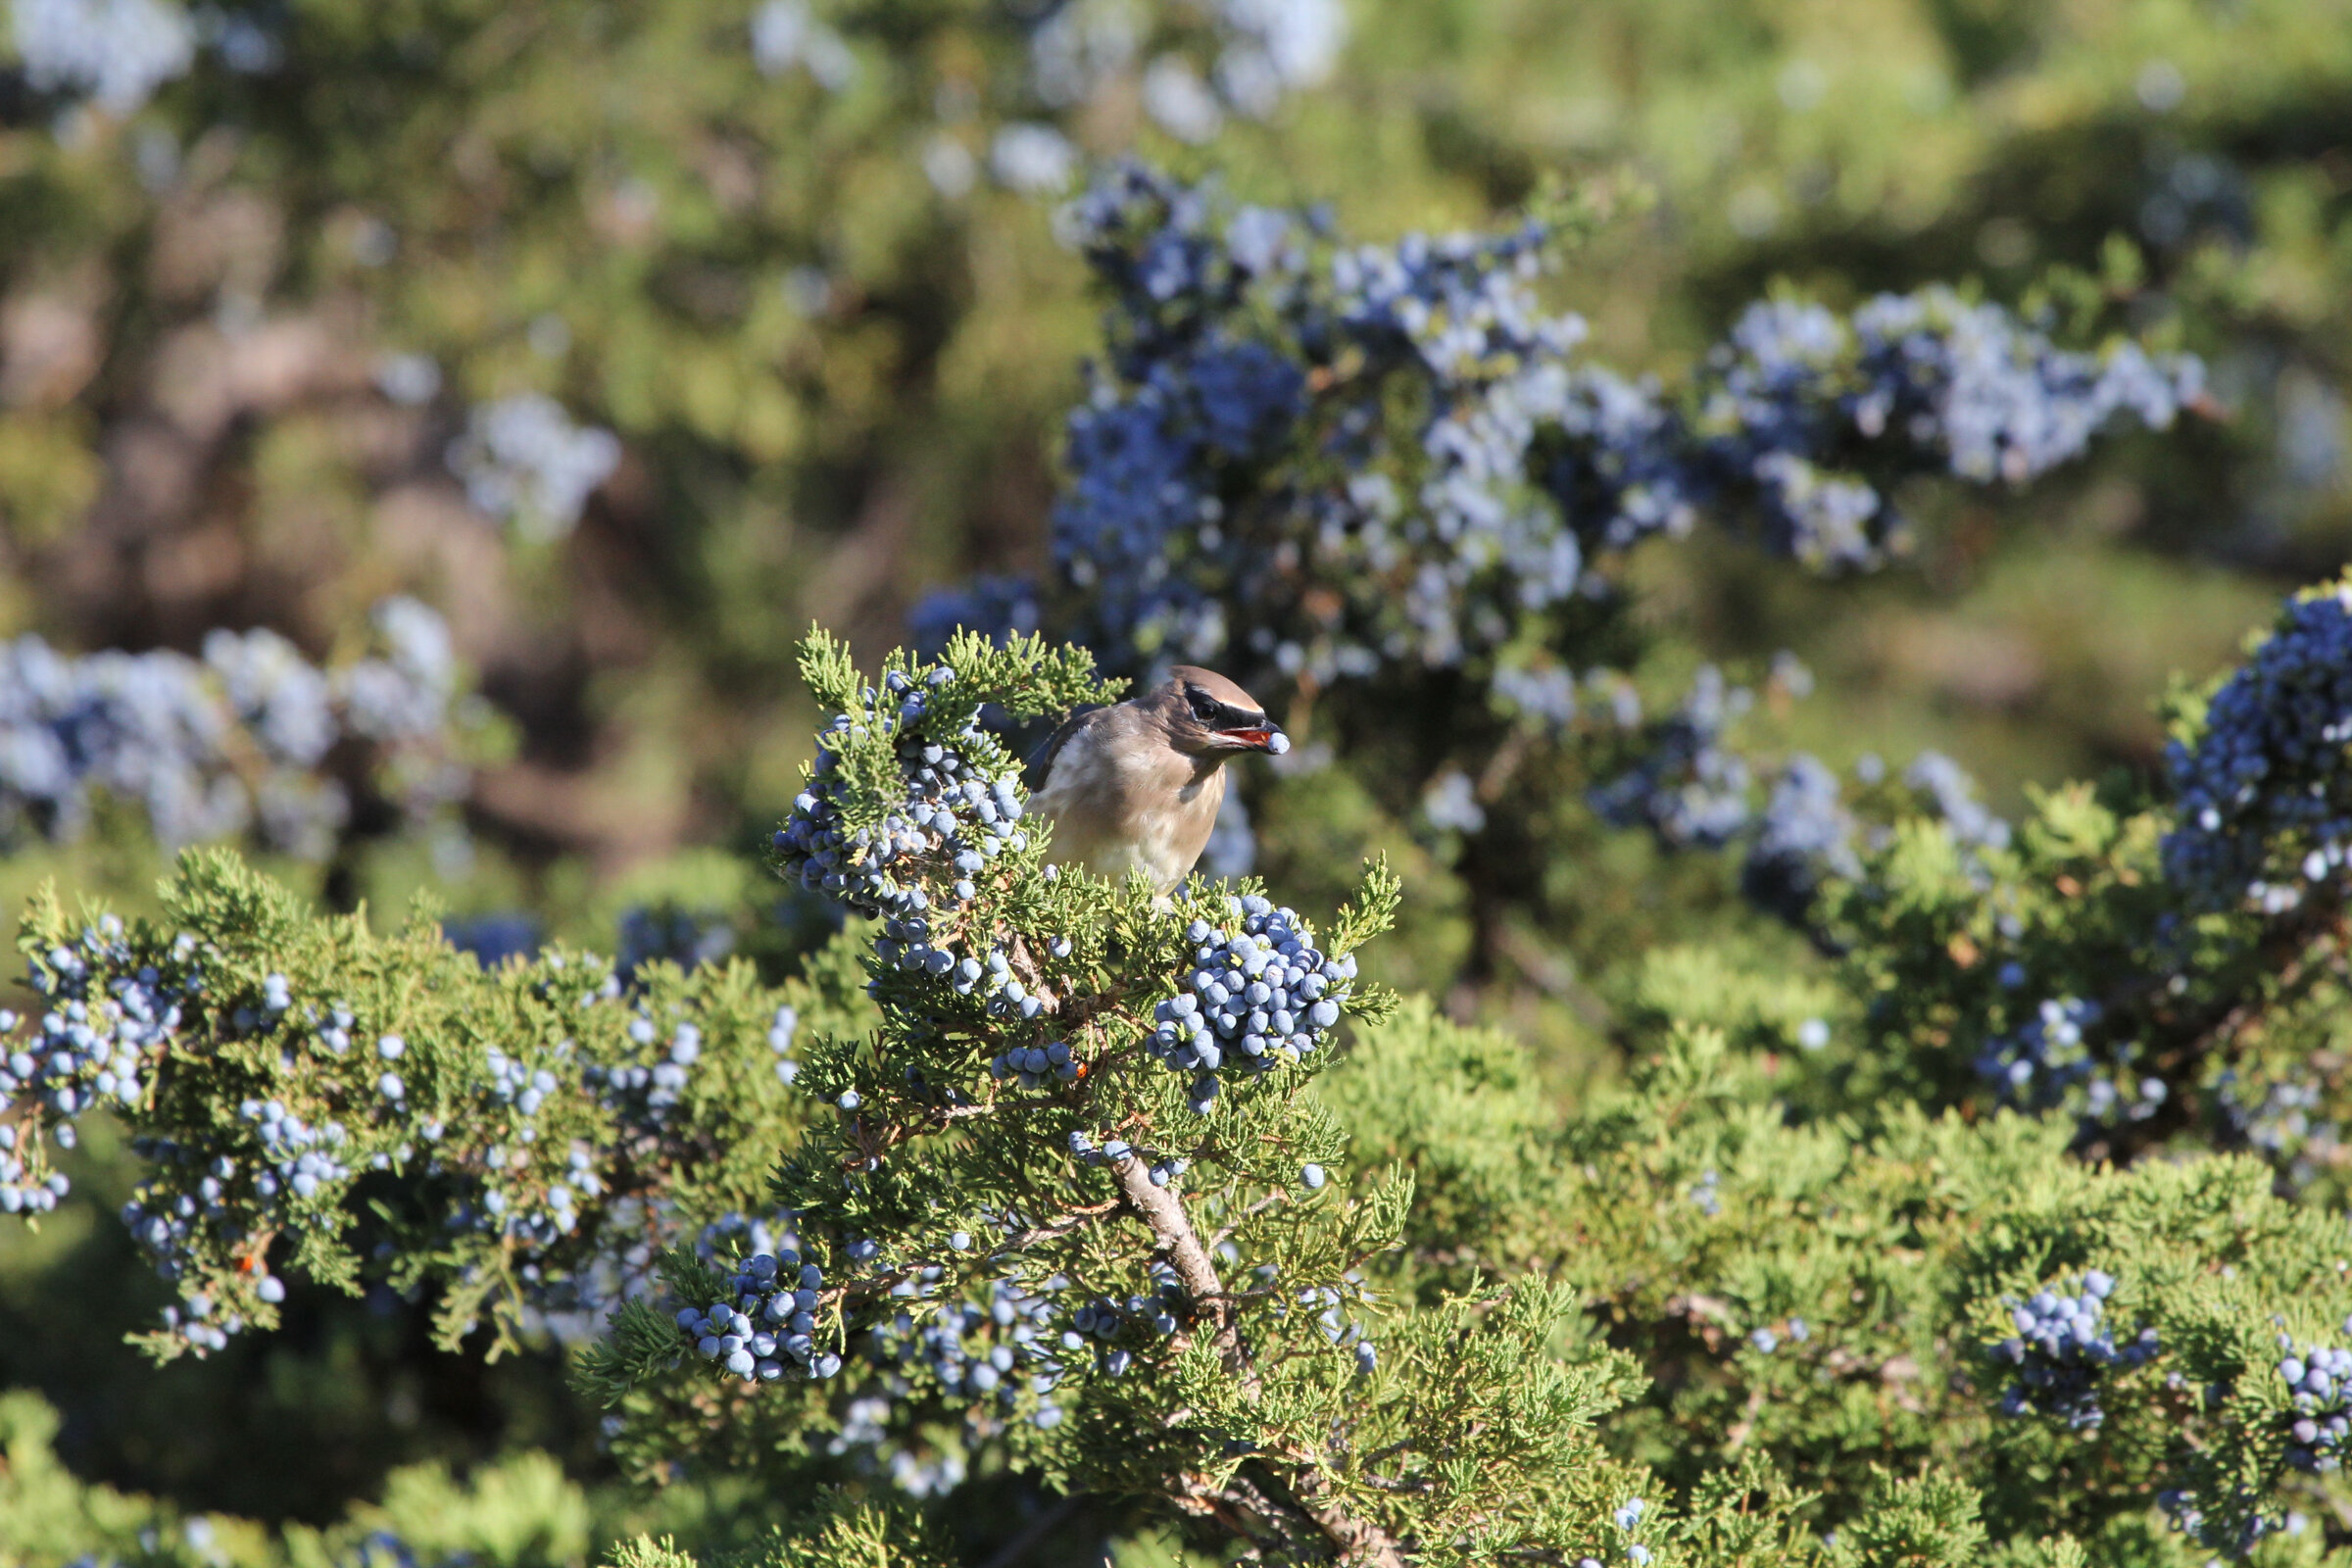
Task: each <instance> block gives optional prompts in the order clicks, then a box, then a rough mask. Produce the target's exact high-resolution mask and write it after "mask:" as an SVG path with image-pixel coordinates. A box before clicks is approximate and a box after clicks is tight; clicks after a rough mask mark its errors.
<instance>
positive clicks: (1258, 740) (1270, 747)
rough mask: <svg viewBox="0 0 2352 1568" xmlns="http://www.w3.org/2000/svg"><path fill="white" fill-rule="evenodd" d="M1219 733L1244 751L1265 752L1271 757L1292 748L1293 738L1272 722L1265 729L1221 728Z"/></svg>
mask: <svg viewBox="0 0 2352 1568" xmlns="http://www.w3.org/2000/svg"><path fill="white" fill-rule="evenodd" d="M1217 735H1218V737H1219V738H1220V739H1223V740H1225V741H1228V742H1231V743H1232V744H1233V745H1235V746H1238V747H1240V748H1241V749H1242V750H1244V751H1250V752H1264V753H1265V754H1266V755H1268V756H1269V757H1280V756H1281V755H1282V754H1283V753H1285V752H1287V751H1289V750H1290V749H1291V738H1290V737H1289V736H1288V735H1285V734H1284V733H1283V732H1282V731H1281V730H1279V729H1276V728H1275V727H1274V726H1273V725H1271V724H1268V725H1266V726H1265V727H1264V728H1263V729H1221V730H1219V731H1217Z"/></svg>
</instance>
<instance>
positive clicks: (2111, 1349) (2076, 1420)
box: [1988, 1268, 2157, 1432]
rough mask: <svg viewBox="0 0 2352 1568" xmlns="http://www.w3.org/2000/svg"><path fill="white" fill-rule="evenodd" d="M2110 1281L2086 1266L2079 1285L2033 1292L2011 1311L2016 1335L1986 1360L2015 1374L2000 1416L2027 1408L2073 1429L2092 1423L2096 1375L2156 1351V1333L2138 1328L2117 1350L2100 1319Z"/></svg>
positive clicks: (2097, 1416)
mask: <svg viewBox="0 0 2352 1568" xmlns="http://www.w3.org/2000/svg"><path fill="white" fill-rule="evenodd" d="M2114 1290H2115V1280H2114V1279H2113V1277H2112V1276H2110V1275H2107V1274H2105V1273H2102V1272H2100V1271H2099V1270H2098V1269H2095V1268H2094V1269H2091V1270H2089V1271H2087V1272H2085V1273H2084V1274H2083V1276H2082V1281H2081V1283H2080V1285H2079V1286H2078V1287H2075V1288H2072V1289H2070V1288H2069V1287H2068V1286H2066V1285H2064V1284H2061V1285H2060V1286H2059V1287H2058V1288H2057V1289H2056V1290H2045V1291H2039V1292H2036V1293H2035V1294H2034V1297H2033V1299H2031V1300H2028V1301H2026V1302H2024V1303H2022V1304H2020V1305H2018V1306H2015V1307H2013V1308H2012V1309H2011V1310H2010V1314H2009V1315H2010V1320H2011V1321H2012V1322H2013V1323H2014V1324H2015V1326H2016V1328H2017V1333H2016V1334H2015V1335H2014V1336H2012V1337H2011V1338H2009V1339H2005V1340H2002V1341H2000V1342H1999V1343H1998V1344H1996V1345H1993V1346H1991V1347H1990V1348H1989V1352H1988V1353H1989V1354H1990V1355H1991V1357H1992V1359H1993V1360H1994V1361H1995V1362H1996V1363H1999V1364H2001V1365H2004V1366H2007V1367H2009V1368H2012V1369H2014V1372H2015V1375H2016V1378H2017V1381H2016V1382H2014V1383H2012V1384H2011V1385H2010V1386H2009V1388H2008V1390H2007V1391H2006V1392H2005V1393H2003V1395H2002V1396H2001V1411H2002V1413H2003V1414H2004V1415H2024V1414H2026V1413H2027V1412H2028V1411H2034V1412H2038V1413H2040V1414H2042V1415H2047V1416H2054V1417H2056V1418H2057V1419H2059V1420H2061V1421H2064V1422H2065V1423H2066V1424H2067V1427H2068V1428H2069V1429H2070V1430H2072V1431H2076V1432H2081V1431H2084V1430H2086V1429H2088V1428H2091V1427H2095V1426H2097V1425H2098V1424H2099V1423H2100V1422H2101V1421H2102V1420H2104V1419H2105V1418H2106V1417H2105V1412H2103V1411H2102V1410H2101V1409H2100V1408H2099V1400H2098V1392H2099V1383H2100V1380H2101V1379H2102V1377H2103V1376H2104V1375H2105V1374H2106V1372H2107V1371H2108V1369H2109V1368H2111V1367H2135V1366H2140V1365H2142V1364H2144V1363H2145V1362H2147V1361H2149V1360H2150V1359H2152V1358H2153V1357H2154V1356H2155V1355H2156V1352H2157V1343H2156V1331H2155V1330H2154V1329H2141V1330H2140V1331H2139V1333H2138V1334H2137V1335H2135V1336H2133V1337H2132V1338H2131V1339H2130V1340H2128V1341H2126V1342H2125V1343H2124V1344H2123V1345H2120V1346H2119V1345H2117V1344H2116V1343H2115V1337H2114V1334H2113V1332H2112V1331H2111V1330H2110V1329H2108V1327H2107V1326H2106V1324H2105V1323H2104V1322H2103V1321H2102V1320H2103V1319H2104V1317H2105V1315H2106V1301H2107V1298H2108V1297H2109V1296H2110V1295H2112V1294H2113V1293H2114Z"/></svg>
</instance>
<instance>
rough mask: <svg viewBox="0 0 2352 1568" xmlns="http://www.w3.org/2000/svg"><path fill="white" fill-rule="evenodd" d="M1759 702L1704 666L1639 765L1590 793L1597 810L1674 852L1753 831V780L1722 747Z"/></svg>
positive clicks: (1741, 761)
mask: <svg viewBox="0 0 2352 1568" xmlns="http://www.w3.org/2000/svg"><path fill="white" fill-rule="evenodd" d="M1754 702H1755V697H1754V694H1753V693H1751V692H1750V691H1748V690H1747V688H1745V687H1743V686H1732V685H1729V684H1727V683H1726V682H1725V680H1724V678H1723V672H1722V671H1721V670H1718V669H1717V668H1715V666H1713V665H1712V664H1709V665H1706V666H1704V667H1702V668H1701V669H1700V670H1699V672H1698V674H1697V676H1696V677H1695V678H1694V679H1693V680H1692V681H1691V691H1690V693H1689V695H1687V696H1686V697H1685V698H1684V699H1683V702H1682V706H1681V707H1680V708H1679V709H1677V710H1676V711H1675V712H1674V714H1673V715H1672V716H1671V717H1669V718H1667V719H1665V720H1664V721H1662V722H1660V723H1658V724H1655V725H1653V726H1651V732H1650V733H1649V734H1648V735H1647V736H1645V737H1644V738H1643V739H1644V745H1643V748H1642V756H1641V757H1640V759H1639V760H1637V761H1636V762H1635V764H1634V765H1633V766H1632V767H1631V768H1629V769H1628V770H1626V771H1625V772H1624V773H1621V774H1619V775H1618V776H1617V777H1615V778H1613V779H1611V780H1609V781H1608V782H1606V783H1604V784H1600V785H1597V786H1595V787H1594V788H1593V791H1592V794H1591V800H1592V804H1593V810H1594V811H1596V812H1597V813H1599V815H1600V817H1601V819H1602V820H1604V821H1607V822H1610V823H1612V824H1614V825H1616V826H1618V827H1637V826H1646V827H1647V828H1649V830H1650V831H1651V832H1652V833H1654V834H1656V835H1657V837H1658V840H1659V842H1660V843H1662V844H1664V845H1666V846H1668V847H1670V848H1673V849H1687V848H1691V847H1693V846H1698V847H1704V848H1716V847H1719V846H1721V845H1724V844H1728V843H1730V842H1731V841H1732V839H1733V838H1735V837H1736V836H1738V835H1739V834H1740V833H1741V832H1743V831H1745V830H1746V828H1747V826H1748V822H1749V818H1750V815H1751V814H1752V812H1751V807H1750V804H1749V800H1748V796H1749V792H1750V789H1751V787H1752V784H1753V776H1752V774H1751V773H1750V772H1749V769H1748V764H1747V760H1746V759H1745V758H1743V757H1741V756H1740V754H1739V753H1737V752H1735V751H1732V750H1731V749H1729V748H1727V747H1726V746H1724V745H1723V744H1722V741H1723V732H1724V730H1725V729H1726V728H1727V727H1728V726H1729V725H1730V724H1731V723H1732V722H1733V721H1734V720H1736V719H1738V718H1739V717H1740V715H1741V714H1742V713H1745V712H1746V711H1748V709H1749V708H1751V707H1752V706H1754Z"/></svg>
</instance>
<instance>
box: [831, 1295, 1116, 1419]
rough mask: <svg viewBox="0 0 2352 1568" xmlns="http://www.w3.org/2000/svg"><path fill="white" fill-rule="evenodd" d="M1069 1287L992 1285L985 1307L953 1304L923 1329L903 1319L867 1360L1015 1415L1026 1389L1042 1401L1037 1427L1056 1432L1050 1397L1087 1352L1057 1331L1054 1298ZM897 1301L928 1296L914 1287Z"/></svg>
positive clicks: (1056, 1410)
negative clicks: (1068, 1361) (1070, 1362)
mask: <svg viewBox="0 0 2352 1568" xmlns="http://www.w3.org/2000/svg"><path fill="white" fill-rule="evenodd" d="M940 1274H941V1271H940V1270H939V1269H937V1268H926V1269H924V1270H922V1271H921V1278H922V1281H923V1285H924V1286H936V1284H937V1281H938V1279H939V1277H940ZM1067 1284H1068V1282H1067V1281H1066V1280H1064V1279H1063V1278H1062V1277H1061V1276H1059V1275H1055V1276H1054V1277H1053V1278H1052V1279H1049V1280H1047V1281H1046V1282H1045V1284H1044V1286H1043V1287H1041V1289H1040V1290H1038V1291H1031V1290H1029V1289H1027V1288H1026V1287H1024V1286H1023V1285H1021V1284H1020V1283H1019V1282H1018V1281H1016V1280H1004V1279H1001V1280H992V1281H991V1282H990V1283H989V1286H988V1290H987V1294H986V1299H984V1300H978V1301H961V1302H953V1303H950V1304H948V1305H946V1306H943V1307H940V1308H938V1309H937V1310H936V1311H934V1312H933V1313H932V1314H931V1315H930V1316H929V1317H928V1318H925V1319H923V1320H921V1321H919V1322H918V1321H917V1319H916V1317H915V1316H914V1314H912V1313H910V1312H905V1311H902V1312H900V1313H898V1314H897V1315H895V1316H894V1317H893V1318H892V1319H891V1320H890V1321H889V1322H887V1323H884V1324H882V1325H880V1326H879V1327H877V1328H875V1329H874V1330H873V1332H872V1334H871V1335H870V1336H869V1337H868V1345H869V1353H870V1355H871V1357H872V1359H873V1361H874V1364H875V1365H876V1366H878V1367H882V1368H886V1369H892V1368H895V1369H897V1370H899V1371H901V1372H910V1371H913V1370H915V1369H916V1368H918V1367H919V1368H920V1369H921V1370H922V1371H923V1372H924V1373H926V1374H927V1375H928V1376H929V1377H931V1378H932V1379H934V1380H936V1381H937V1383H938V1385H939V1387H940V1390H941V1392H942V1393H944V1394H946V1395H947V1396H948V1397H951V1398H964V1399H970V1400H975V1401H977V1400H993V1401H995V1402H996V1403H997V1404H998V1405H999V1406H1001V1407H1003V1408H1005V1409H1009V1408H1011V1407H1012V1406H1013V1405H1014V1404H1015V1403H1016V1402H1017V1401H1018V1400H1019V1399H1020V1397H1021V1394H1022V1391H1023V1389H1024V1388H1026V1390H1027V1392H1028V1393H1029V1395H1030V1396H1032V1397H1034V1398H1035V1399H1037V1401H1038V1404H1037V1408H1036V1410H1035V1412H1034V1414H1033V1415H1032V1416H1031V1419H1032V1420H1033V1421H1034V1422H1035V1423H1036V1425H1037V1426H1039V1427H1040V1428H1042V1429H1045V1430H1049V1431H1050V1430H1052V1429H1053V1428H1054V1427H1055V1426H1058V1425H1060V1423H1061V1419H1062V1412H1061V1409H1060V1407H1059V1406H1057V1405H1055V1404H1054V1402H1053V1399H1052V1395H1053V1393H1054V1390H1055V1389H1056V1388H1057V1387H1058V1386H1059V1385H1060V1382H1061V1379H1062V1377H1063V1375H1064V1372H1065V1370H1066V1368H1065V1365H1064V1362H1063V1360H1062V1357H1063V1355H1064V1354H1066V1353H1067V1352H1069V1351H1071V1350H1075V1349H1078V1348H1082V1347H1083V1344H1084V1341H1083V1340H1082V1339H1081V1338H1080V1337H1079V1336H1078V1335H1076V1334H1074V1333H1072V1332H1070V1331H1068V1330H1062V1329H1057V1328H1055V1327H1054V1322H1055V1318H1056V1314H1057V1307H1056V1304H1055V1300H1054V1296H1055V1293H1057V1292H1058V1291H1059V1290H1061V1289H1063V1288H1065V1287H1066V1286H1067ZM894 1294H898V1295H902V1296H905V1297H914V1296H918V1295H928V1294H929V1292H928V1291H927V1290H925V1289H923V1287H922V1286H918V1285H917V1284H915V1282H912V1281H909V1282H907V1283H906V1284H902V1285H901V1286H899V1287H898V1288H897V1290H896V1291H895V1292H894ZM1082 1310H1083V1309H1082Z"/></svg>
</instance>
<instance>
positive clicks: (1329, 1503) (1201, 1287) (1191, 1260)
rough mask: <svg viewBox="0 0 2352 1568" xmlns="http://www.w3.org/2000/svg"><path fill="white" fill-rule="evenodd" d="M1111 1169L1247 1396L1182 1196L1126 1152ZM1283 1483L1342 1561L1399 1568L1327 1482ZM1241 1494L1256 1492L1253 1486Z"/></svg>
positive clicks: (1250, 1374) (1233, 1340) (1248, 1383)
mask: <svg viewBox="0 0 2352 1568" xmlns="http://www.w3.org/2000/svg"><path fill="white" fill-rule="evenodd" d="M1114 1168H1115V1169H1116V1171H1117V1173H1118V1178H1119V1191H1120V1193H1121V1194H1122V1195H1124V1197H1125V1198H1126V1200H1127V1202H1128V1205H1129V1206H1130V1207H1132V1208H1133V1209H1134V1210H1135V1211H1136V1213H1137V1214H1139V1215H1140V1216H1142V1218H1143V1221H1144V1223H1145V1224H1147V1225H1149V1226H1151V1227H1152V1238H1153V1240H1155V1241H1156V1242H1157V1243H1158V1244H1159V1250H1160V1251H1161V1252H1162V1253H1164V1254H1165V1255H1166V1257H1167V1259H1168V1263H1169V1266H1171V1267H1172V1268H1174V1269H1175V1270H1176V1278H1177V1279H1178V1280H1179V1281H1181V1282H1182V1283H1183V1285H1184V1288H1185V1290H1186V1292H1188V1293H1189V1294H1190V1295H1191V1297H1192V1299H1193V1301H1194V1303H1195V1304H1196V1306H1198V1307H1199V1308H1201V1311H1202V1312H1203V1313H1204V1314H1205V1315H1206V1317H1207V1319H1208V1322H1209V1325H1210V1329H1211V1332H1212V1334H1213V1337H1214V1343H1215V1345H1216V1347H1217V1353H1218V1355H1219V1356H1220V1357H1221V1358H1222V1359H1223V1360H1224V1363H1225V1368H1226V1370H1227V1371H1228V1372H1231V1373H1232V1374H1233V1375H1234V1376H1235V1377H1237V1378H1239V1379H1241V1380H1242V1387H1243V1388H1244V1389H1245V1390H1247V1391H1248V1393H1249V1395H1250V1398H1251V1399H1255V1398H1256V1397H1258V1394H1259V1392H1260V1387H1261V1386H1260V1384H1259V1382H1258V1377H1257V1372H1256V1370H1255V1369H1254V1368H1253V1367H1251V1366H1250V1355H1249V1352H1248V1351H1247V1350H1246V1349H1244V1348H1243V1346H1242V1336H1241V1333H1240V1331H1239V1329H1238V1328H1236V1326H1235V1324H1234V1321H1233V1303H1232V1301H1231V1299H1229V1298H1228V1297H1227V1296H1226V1295H1225V1287H1224V1285H1223V1283H1222V1282H1221V1281H1219V1280H1218V1278H1217V1265H1216V1261H1215V1259H1214V1258H1212V1257H1211V1256H1210V1255H1209V1251H1208V1249H1207V1248H1206V1247H1205V1246H1203V1245H1201V1234H1200V1232H1198V1231H1196V1230H1194V1229H1193V1221H1192V1216H1191V1215H1190V1214H1188V1213H1186V1212H1185V1207H1184V1201H1183V1199H1181V1198H1179V1197H1178V1196H1177V1195H1176V1194H1175V1193H1172V1192H1170V1191H1169V1190H1168V1189H1167V1188H1165V1187H1158V1186H1154V1185H1153V1184H1152V1174H1151V1171H1150V1170H1149V1169H1148V1168H1147V1167H1146V1165H1145V1163H1144V1161H1143V1160H1141V1159H1139V1158H1137V1157H1136V1156H1135V1155H1133V1154H1129V1155H1127V1156H1126V1157H1125V1158H1123V1159H1120V1160H1117V1161H1115V1162H1114ZM1285 1479H1286V1480H1287V1484H1288V1490H1289V1491H1290V1492H1291V1494H1292V1495H1293V1497H1294V1498H1295V1500H1296V1506H1297V1509H1298V1511H1299V1512H1302V1513H1304V1514H1305V1515H1306V1516H1307V1517H1308V1518H1309V1519H1311V1520H1313V1521H1314V1523H1315V1527H1316V1528H1317V1529H1318V1530H1320V1531H1321V1532H1322V1533H1323V1535H1324V1537H1325V1538H1326V1539H1327V1540H1328V1541H1330V1543H1331V1544H1333V1545H1334V1546H1337V1547H1338V1548H1339V1551H1340V1558H1341V1560H1342V1561H1343V1562H1351V1563H1365V1564H1370V1565H1371V1568H1404V1554H1403V1552H1402V1551H1401V1550H1400V1549H1398V1547H1397V1543H1396V1541H1395V1540H1394V1539H1392V1538H1391V1537H1390V1535H1389V1533H1388V1532H1387V1531H1385V1530H1383V1529H1381V1528H1380V1526H1378V1525H1376V1524H1373V1523H1372V1522H1371V1521H1369V1520H1364V1519H1358V1518H1356V1517H1355V1516H1354V1515H1352V1514H1350V1513H1348V1510H1347V1507H1346V1505H1345V1504H1344V1503H1342V1502H1341V1501H1339V1500H1338V1499H1337V1498H1335V1497H1334V1496H1333V1495H1332V1493H1331V1487H1330V1484H1329V1483H1328V1482H1327V1481H1326V1480H1325V1479H1324V1477H1323V1475H1322V1473H1321V1471H1320V1470H1318V1469H1317V1468H1316V1467H1315V1466H1313V1465H1311V1464H1301V1465H1299V1467H1298V1468H1297V1470H1296V1472H1295V1473H1294V1474H1293V1475H1291V1476H1289V1477H1287V1478H1285ZM1244 1485H1245V1483H1244V1481H1243V1478H1242V1477H1240V1476H1239V1475H1237V1476H1236V1477H1235V1478H1234V1480H1233V1481H1231V1482H1229V1483H1228V1484H1227V1491H1228V1492H1229V1493H1230V1492H1231V1491H1232V1490H1233V1489H1234V1488H1236V1487H1240V1486H1244ZM1248 1490H1249V1491H1250V1492H1251V1493H1256V1492H1257V1491H1258V1489H1256V1488H1255V1487H1250V1488H1249V1489H1248ZM1258 1500H1260V1501H1261V1502H1262V1503H1263V1510H1262V1511H1263V1512H1264V1514H1265V1515H1266V1516H1267V1517H1269V1518H1272V1519H1279V1518H1280V1516H1281V1515H1282V1514H1283V1513H1285V1512H1287V1511H1289V1510H1287V1509H1285V1508H1284V1507H1283V1506H1282V1505H1281V1503H1280V1502H1279V1501H1278V1500H1275V1499H1272V1498H1267V1497H1265V1496H1264V1495H1263V1494H1262V1493H1259V1494H1258Z"/></svg>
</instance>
